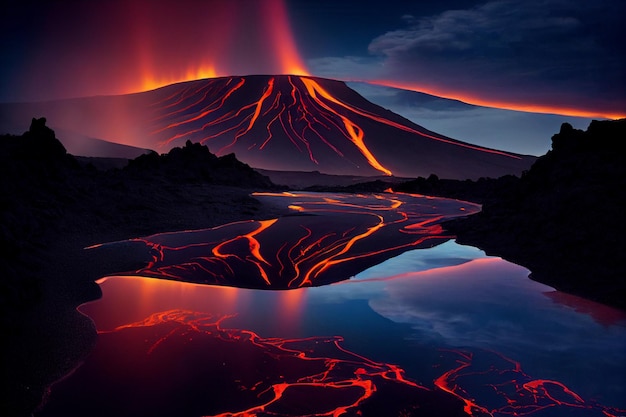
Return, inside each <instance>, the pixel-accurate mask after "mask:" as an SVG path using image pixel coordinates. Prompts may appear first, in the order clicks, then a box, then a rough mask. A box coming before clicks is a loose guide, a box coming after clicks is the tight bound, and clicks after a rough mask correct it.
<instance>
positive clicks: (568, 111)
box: [352, 80, 626, 120]
mask: <svg viewBox="0 0 626 417" xmlns="http://www.w3.org/2000/svg"><path fill="white" fill-rule="evenodd" d="M352 81H357V82H365V83H369V84H375V85H381V86H385V87H393V88H400V89H402V90H409V91H416V92H419V93H426V94H430V95H433V96H437V97H441V98H447V99H450V100H459V101H462V102H464V103H467V104H473V105H475V106H483V107H493V108H497V109H502V110H514V111H523V112H529V113H546V114H558V115H562V116H573V117H587V118H594V117H596V118H602V119H613V120H615V119H623V118H626V113H619V112H608V113H607V112H604V111H592V110H583V109H579V108H574V107H561V106H549V105H541V104H532V103H515V102H510V101H499V100H496V99H485V98H481V97H479V96H476V95H473V94H468V93H464V92H461V93H459V92H454V91H449V90H447V89H445V88H436V87H432V86H430V87H429V86H425V85H416V84H412V83H408V82H402V81H391V80H352Z"/></svg>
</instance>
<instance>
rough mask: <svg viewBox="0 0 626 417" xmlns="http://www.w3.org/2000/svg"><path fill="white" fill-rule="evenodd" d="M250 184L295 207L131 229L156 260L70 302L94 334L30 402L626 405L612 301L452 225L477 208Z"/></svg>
mask: <svg viewBox="0 0 626 417" xmlns="http://www.w3.org/2000/svg"><path fill="white" fill-rule="evenodd" d="M260 198H273V199H283V200H284V202H285V204H291V205H293V206H294V209H297V210H299V211H301V212H306V214H307V215H306V216H302V215H300V216H287V217H285V218H281V219H274V220H271V221H266V222H242V223H235V224H231V225H226V226H223V227H219V228H214V229H209V230H205V231H195V232H181V233H168V234H159V235H154V236H149V237H147V238H142V239H136V240H134V243H133V244H136V243H140V244H145V246H146V248H150V249H151V250H152V253H153V255H154V258H153V260H152V262H151V263H150V264H149V265H147V266H146V268H144V269H142V270H140V271H133V274H132V275H134V276H116V277H110V278H106V279H103V280H101V281H100V285H101V288H102V291H103V298H102V299H101V300H98V301H96V302H92V303H89V304H86V305H84V306H81V308H80V310H81V311H82V312H83V313H85V314H86V315H88V316H89V317H91V318H92V319H93V320H94V322H95V324H96V327H97V329H98V332H99V341H98V344H97V346H96V349H95V351H94V352H93V354H92V355H91V356H90V358H89V359H88V360H87V361H86V363H85V364H84V365H83V366H82V367H81V368H79V369H78V370H77V371H76V372H75V373H74V374H72V375H70V376H68V377H67V378H66V379H65V380H63V381H61V382H59V383H58V384H57V385H55V386H54V387H53V389H52V393H51V396H50V398H49V402H48V403H47V404H46V406H45V407H44V408H43V409H42V410H41V411H40V412H39V415H40V416H42V417H43V416H47V417H49V416H71V415H103V416H104V415H107V416H109V415H115V416H125V415H128V416H133V417H137V416H142V415H146V416H161V415H163V416H165V415H177V416H190V417H191V416H208V415H212V416H222V417H225V416H241V417H250V416H270V415H271V416H312V415H316V416H333V417H339V416H340V415H344V414H345V415H360V416H381V415H402V416H420V415H424V416H431V415H442V416H454V415H471V416H509V415H517V416H525V415H532V416H542V417H546V416H564V415H567V416H577V415H580V416H603V417H606V416H618V415H624V414H626V410H625V409H626V401H625V400H624V398H625V397H626V395H624V394H626V393H625V392H624V391H625V386H626V381H625V376H626V363H625V358H624V351H625V349H626V317H624V314H623V313H621V312H619V311H617V310H614V309H611V308H609V307H605V306H600V305H598V304H595V303H591V302H588V301H585V302H582V301H581V300H580V299H577V298H575V297H570V296H564V295H562V294H560V293H558V292H555V291H554V290H553V289H552V288H550V287H547V286H545V285H542V284H539V283H536V282H533V281H531V280H529V279H528V271H527V270H526V269H524V268H522V267H519V266H517V265H514V264H511V263H508V262H505V261H503V260H502V259H500V258H493V257H488V256H485V254H484V253H483V252H481V251H480V250H478V249H476V248H472V247H467V246H460V245H458V244H456V243H454V242H453V241H450V240H448V238H447V237H446V236H444V235H443V234H442V232H441V228H440V226H439V224H438V222H440V221H441V219H443V218H446V217H451V216H458V215H460V214H461V213H463V211H464V210H475V209H477V207H476V206H473V205H471V206H469V205H467V204H465V203H463V202H458V201H454V200H445V199H432V198H427V197H416V196H406V195H396V194H385V195H379V196H358V195H357V196H335V195H329V194H322V195H320V194H315V195H313V194H300V195H293V194H291V195H288V194H282V195H279V196H276V195H274V196H265V197H263V196H260ZM434 243H436V245H435V244H434ZM116 245H119V246H116ZM124 245H127V242H126V243H121V244H112V245H110V246H108V248H109V249H110V248H111V247H113V249H115V248H116V247H118V248H120V250H123V249H124V247H126V246H124ZM430 246H432V247H430ZM415 247H419V248H422V249H419V250H410V249H412V248H415ZM429 247H430V248H429ZM95 250H97V248H96V249H95ZM136 275H143V276H146V277H144V278H141V277H137V276H136ZM350 276H352V279H347V278H348V277H350ZM149 277H159V278H166V280H164V279H154V278H149ZM173 280H177V281H173ZM180 280H182V281H191V282H213V283H215V284H219V285H229V286H212V285H199V284H197V283H185V282H179V281H180ZM307 280H308V281H307ZM268 282H269V284H268ZM323 283H333V284H331V285H324V286H318V287H315V285H321V284H323ZM292 284H293V285H292ZM302 285H304V286H305V287H304V288H295V289H289V290H286V291H262V290H258V289H245V288H234V287H258V288H266V289H267V288H290V287H291V286H294V287H300V286H302ZM309 285H313V286H311V287H309Z"/></svg>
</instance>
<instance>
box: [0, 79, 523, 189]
mask: <svg viewBox="0 0 626 417" xmlns="http://www.w3.org/2000/svg"><path fill="white" fill-rule="evenodd" d="M1 109H2V113H3V116H2V119H3V120H0V125H2V124H5V125H6V124H7V120H28V118H30V117H33V116H35V117H41V116H44V117H46V118H47V119H48V123H49V125H50V126H51V127H52V128H54V129H57V130H59V131H63V132H72V133H73V134H75V135H82V136H84V137H90V138H95V139H100V140H106V141H110V142H114V143H119V144H124V145H129V146H133V147H137V148H150V149H155V150H157V151H159V152H166V151H168V150H169V149H171V148H172V147H175V146H180V145H182V144H184V143H185V142H186V141H188V140H189V141H192V142H201V143H203V144H205V145H207V146H208V147H209V149H210V150H211V151H212V152H213V153H216V154H217V155H224V154H228V153H235V155H236V156H237V158H238V159H240V160H241V161H244V162H246V163H247V164H249V165H251V166H253V167H255V168H262V169H268V170H280V171H319V172H323V173H326V174H342V175H358V176H379V175H394V176H398V177H418V176H428V175H430V174H436V175H438V176H439V177H441V178H451V179H476V178H479V177H499V176H502V175H505V174H520V173H521V172H522V171H523V170H526V169H528V168H529V167H530V165H531V164H532V163H533V162H534V160H535V157H532V156H525V155H518V154H513V153H508V152H503V151H498V150H495V149H488V148H484V147H480V146H476V145H472V144H469V143H465V142H462V141H460V140H455V139H452V138H449V137H446V136H443V135H440V134H437V133H435V132H432V131H429V130H427V129H425V128H423V127H421V126H419V125H417V124H415V123H413V122H411V121H409V120H407V119H405V118H403V117H401V116H399V115H397V114H395V113H393V112H391V111H389V110H386V109H384V108H382V107H380V106H378V105H376V104H374V103H372V102H370V101H368V100H366V99H365V98H364V97H362V96H361V95H359V94H358V93H357V92H355V91H354V90H352V89H350V88H349V87H348V86H347V85H346V84H345V83H343V82H341V81H335V80H330V79H323V78H315V77H308V76H295V75H253V76H240V77H221V78H211V79H202V80H196V81H189V82H184V83H178V84H172V85H169V86H166V87H162V88H159V89H156V90H152V91H147V92H143V93H135V94H127V95H117V96H96V97H85V98H76V99H67V100H58V101H49V102H39V103H19V104H3V105H2V106H1ZM62 139H63V138H61V140H62ZM69 151H70V152H72V149H71V148H70V149H69ZM83 153H84V151H83ZM85 156H90V155H85ZM112 156H114V155H112Z"/></svg>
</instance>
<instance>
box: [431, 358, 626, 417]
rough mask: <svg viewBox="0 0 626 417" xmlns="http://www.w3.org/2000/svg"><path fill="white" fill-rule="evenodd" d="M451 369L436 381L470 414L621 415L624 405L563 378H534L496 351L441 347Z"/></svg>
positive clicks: (482, 416)
mask: <svg viewBox="0 0 626 417" xmlns="http://www.w3.org/2000/svg"><path fill="white" fill-rule="evenodd" d="M442 358H443V360H442V362H443V363H444V364H445V365H443V367H449V368H450V369H449V370H448V371H446V372H445V373H443V374H442V375H441V376H439V377H438V378H437V379H436V380H435V386H437V387H438V388H440V389H441V390H443V391H445V392H448V393H450V394H452V395H454V396H455V397H457V398H458V399H460V400H461V401H463V403H464V404H465V405H464V407H463V409H464V411H465V413H466V414H467V415H469V416H474V417H487V416H489V417H495V416H536V417H560V416H586V417H593V416H597V417H620V416H623V415H624V414H625V413H626V410H622V409H618V408H615V407H606V406H604V405H602V404H599V403H598V402H596V401H594V400H585V399H583V398H582V397H581V396H580V395H578V394H577V393H575V392H574V391H572V390H571V389H570V388H568V387H567V386H566V385H565V384H563V383H562V382H559V381H553V380H548V379H536V378H534V377H532V376H530V375H528V374H527V373H525V372H524V371H523V369H522V365H521V364H520V363H519V362H516V361H514V360H513V359H510V358H507V357H505V356H504V355H502V354H500V353H498V352H491V351H484V350H475V351H466V350H442Z"/></svg>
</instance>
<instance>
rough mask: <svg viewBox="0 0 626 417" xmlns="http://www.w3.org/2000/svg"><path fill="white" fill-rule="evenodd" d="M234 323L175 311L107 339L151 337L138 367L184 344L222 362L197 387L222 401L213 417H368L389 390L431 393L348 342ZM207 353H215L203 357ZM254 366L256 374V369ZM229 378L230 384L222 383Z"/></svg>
mask: <svg viewBox="0 0 626 417" xmlns="http://www.w3.org/2000/svg"><path fill="white" fill-rule="evenodd" d="M229 317H231V316H218V317H215V316H212V315H210V314H207V313H199V312H193V311H186V310H169V311H164V312H160V313H155V314H153V315H151V316H149V317H147V318H146V319H144V320H142V321H140V322H135V323H130V324H127V325H123V326H120V327H118V328H116V329H115V330H113V331H112V332H101V333H100V335H101V337H103V338H105V339H107V338H108V337H118V335H119V337H121V335H123V334H126V336H125V337H126V338H130V337H132V334H133V333H140V334H141V335H144V336H142V337H146V339H145V340H144V341H143V343H141V345H142V347H141V349H140V350H141V351H143V354H142V355H141V356H138V353H141V352H139V351H137V352H132V353H131V354H133V355H135V356H136V357H133V358H132V359H133V362H135V363H137V364H143V363H151V362H153V361H155V360H159V359H163V358H164V357H167V356H168V355H171V354H172V352H175V351H177V350H178V346H179V345H181V343H182V344H183V345H186V346H187V348H186V349H188V353H187V354H188V355H191V356H192V357H196V356H198V358H196V359H198V366H202V365H201V364H202V363H204V362H205V361H204V360H201V359H199V357H201V356H203V355H204V356H205V357H206V358H216V361H218V362H219V363H218V364H217V365H219V367H218V368H217V370H216V371H215V372H214V374H213V375H209V376H211V379H209V380H207V381H194V384H198V383H201V384H208V385H209V386H210V390H211V391H212V392H213V394H214V395H213V396H212V398H211V400H210V401H208V403H209V404H205V405H204V407H205V410H211V409H219V408H222V409H223V408H228V409H229V411H225V412H220V413H211V414H205V415H206V416H209V415H210V416H214V417H245V416H261V415H264V416H265V415H268V416H269V415H271V416H293V415H298V416H328V417H339V416H345V415H361V413H360V411H359V409H360V408H361V406H362V405H363V404H364V403H365V402H366V401H368V400H370V399H372V397H375V396H376V395H380V394H378V391H379V388H380V386H382V385H385V386H387V387H391V388H392V389H401V390H406V391H408V392H412V393H413V394H412V395H413V397H415V398H419V396H420V395H429V392H430V390H429V389H428V388H425V387H423V386H421V385H419V384H417V383H416V382H414V381H411V380H410V379H407V378H405V376H404V371H403V370H402V369H401V368H399V367H398V366H396V365H393V364H387V363H380V362H375V361H372V360H370V359H368V358H366V357H364V356H361V355H359V354H357V353H354V352H351V351H349V350H347V349H345V348H344V347H343V346H342V342H343V338H342V337H340V336H332V337H310V338H299V339H281V338H263V337H261V336H259V335H258V334H256V333H255V332H253V331H250V330H242V329H229V328H224V327H223V322H224V321H225V320H226V319H228V318H229ZM108 334H111V336H108ZM205 348H206V349H210V350H207V351H204V352H203V349H205ZM163 355H165V356H163ZM241 355H245V356H241ZM179 359H180V358H175V357H172V358H171V359H170V360H173V361H176V360H179ZM250 361H254V362H250ZM208 363H211V365H210V366H211V367H213V366H215V365H213V364H212V362H210V361H209V362H208ZM252 363H254V366H249V365H252ZM131 366H135V365H131ZM155 366H157V367H158V366H159V365H158V364H156V363H155ZM220 368H222V369H220ZM222 376H223V377H225V378H227V380H221V379H220V378H221V377H222ZM165 385H167V384H165ZM197 391H205V389H203V388H198V389H197ZM421 393H423V394H421ZM383 395H384V394H383ZM209 398H210V397H205V399H209ZM373 400H376V399H375V398H374V399H373ZM296 404H297V406H296ZM200 407H201V406H200ZM294 407H295V408H294ZM205 412H206V411H205Z"/></svg>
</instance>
